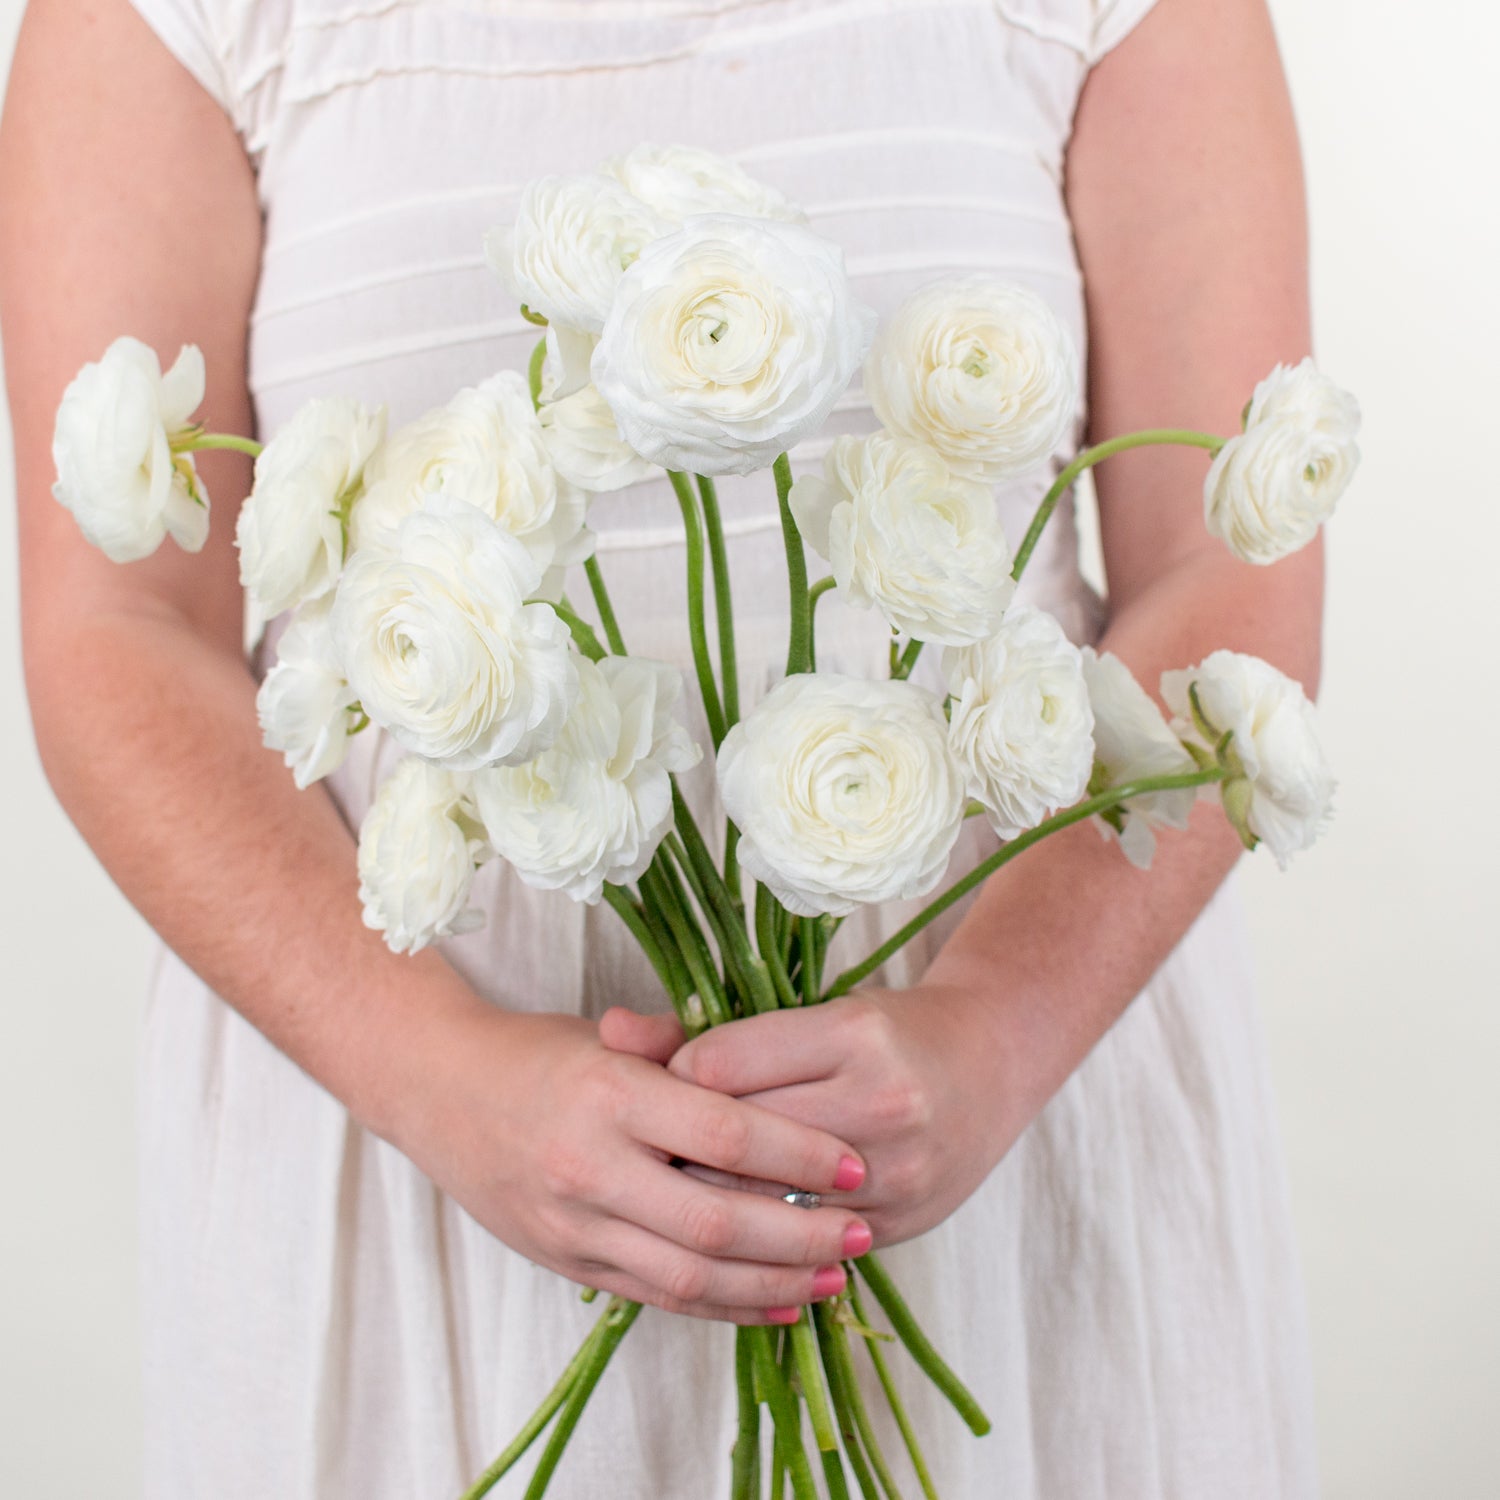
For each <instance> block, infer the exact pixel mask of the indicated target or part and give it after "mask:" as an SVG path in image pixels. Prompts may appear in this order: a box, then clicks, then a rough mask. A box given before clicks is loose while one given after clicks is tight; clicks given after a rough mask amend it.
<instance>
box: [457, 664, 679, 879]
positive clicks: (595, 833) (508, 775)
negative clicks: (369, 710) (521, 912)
mask: <svg viewBox="0 0 1500 1500" xmlns="http://www.w3.org/2000/svg"><path fill="white" fill-rule="evenodd" d="M578 677H579V695H578V702H577V704H576V705H575V706H574V709H573V712H572V714H571V715H570V716H569V718H568V722H567V723H566V724H565V725H564V726H563V731H562V733H561V734H560V735H559V736H558V737H557V740H556V741H555V742H554V744H553V745H552V747H551V749H549V750H544V751H543V752H542V754H540V755H538V756H537V757H536V758H535V759H534V760H529V761H527V762H526V764H525V765H521V766H499V767H493V768H491V769H488V770H483V771H477V772H475V773H474V781H473V796H474V800H475V805H476V806H477V808H478V810H479V816H480V820H481V822H482V823H483V825H484V828H485V833H486V837H487V838H488V840H489V843H490V845H491V847H492V848H493V849H494V850H495V852H496V853H497V854H498V855H499V856H500V857H501V858H502V859H504V860H507V861H509V863H510V864H511V865H513V866H514V867H515V869H516V872H517V873H518V874H519V875H520V877H521V879H522V880H524V881H525V882H526V884H527V885H532V886H537V887H539V888H540V889H542V890H562V891H566V892H567V893H568V895H570V896H571V897H572V898H573V899H574V900H575V901H586V902H589V903H590V904H592V903H594V902H596V901H598V899H599V897H600V895H601V894H602V892H603V889H604V885H605V882H606V881H608V882H611V883H612V884H617V885H623V884H626V883H628V882H630V881H632V880H635V879H636V878H637V877H638V876H639V875H640V874H641V872H642V871H643V870H644V869H645V868H646V866H647V865H649V864H650V863H651V860H652V857H653V856H654V855H655V853H656V848H657V845H658V844H660V843H661V841H662V839H663V838H665V837H666V834H667V832H668V830H669V829H670V828H671V827H672V783H671V777H670V775H669V773H670V772H672V771H685V770H687V769H688V768H689V767H691V766H694V765H696V764H697V763H698V761H699V759H700V758H701V756H702V752H701V751H700V750H699V748H698V746H697V745H696V744H695V743H694V742H693V740H692V738H691V736H690V735H689V734H688V732H687V730H686V729H685V728H684V727H683V726H682V725H681V724H680V723H679V722H678V721H677V720H676V719H675V718H674V717H673V716H672V710H673V708H674V706H675V705H676V703H677V701H678V699H679V698H680V697H681V696H682V674H681V673H680V672H679V671H677V669H676V668H675V667H669V666H667V665H666V664H665V663H663V662H656V661H649V660H646V659H644V658H641V657H634V656H607V657H605V658H604V659H603V660H602V661H601V662H599V663H598V664H597V665H595V664H594V663H592V662H589V661H580V662H579V663H578Z"/></svg>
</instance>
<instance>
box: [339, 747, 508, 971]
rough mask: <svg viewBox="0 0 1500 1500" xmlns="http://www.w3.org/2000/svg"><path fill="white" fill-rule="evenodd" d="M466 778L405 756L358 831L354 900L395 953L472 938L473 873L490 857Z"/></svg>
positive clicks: (477, 920)
mask: <svg viewBox="0 0 1500 1500" xmlns="http://www.w3.org/2000/svg"><path fill="white" fill-rule="evenodd" d="M467 790H468V788H467V778H466V777H463V776H457V775H454V774H453V773H452V772H450V771H444V770H442V769H441V768H439V767H437V766H434V765H431V764H429V763H428V762H427V761H425V760H423V759H422V758H421V757H420V756H417V755H409V756H407V758H406V759H405V760H403V761H402V762H401V763H400V764H399V765H398V766H397V767H396V769H395V771H394V772H392V773H391V775H390V776H388V777H387V778H386V780H385V781H384V782H382V783H381V786H380V790H379V792H377V793H376V796H375V801H374V803H373V804H372V805H371V807H370V810H369V812H367V813H366V814H365V818H364V822H363V823H361V824H360V828H359V899H360V901H361V902H362V903H363V906H364V921H365V926H366V927H371V928H373V929H374V930H375V931H376V932H383V933H384V934H385V941H386V945H387V947H389V948H391V949H392V950H393V951H394V952H396V953H415V952H417V950H418V949H420V948H425V947H426V946H427V945H428V944H429V943H431V942H433V941H435V940H436V939H437V938H443V937H449V936H451V935H452V934H454V933H460V932H472V931H474V929H475V928H478V927H482V926H483V925H484V915H483V913H481V912H479V911H475V910H472V909H470V907H469V891H470V888H471V887H472V885H473V882H474V870H475V867H476V866H477V865H479V864H480V863H481V862H482V861H483V860H484V859H485V857H486V856H487V855H488V853H489V851H488V849H487V848H486V847H485V844H484V839H483V835H482V833H481V831H480V828H479V825H478V823H477V821H476V820H475V817H474V811H473V808H472V806H471V804H470V803H469V801H468V797H467Z"/></svg>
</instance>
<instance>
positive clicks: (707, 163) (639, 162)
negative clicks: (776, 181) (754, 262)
mask: <svg viewBox="0 0 1500 1500" xmlns="http://www.w3.org/2000/svg"><path fill="white" fill-rule="evenodd" d="M599 170H600V171H601V172H604V173H605V174H606V175H608V176H610V177H613V178H614V179H615V180H616V181H617V182H619V183H620V184H621V185H622V186H623V187H624V188H625V189H626V191H627V192H630V193H633V194H634V195H635V196H636V197H637V198H639V199H640V200H641V202H642V203H645V204H648V205H649V206H650V207H652V208H654V209H655V210H656V212H657V213H659V214H660V215H661V216H662V218H663V219H666V220H667V221H668V222H669V223H670V224H672V225H673V226H674V227H675V226H677V225H678V224H681V223H682V222H683V221H684V220H685V219H690V218H692V217H693V215H694V214H744V215H745V216H746V217H747V218H751V219H781V220H784V221H786V222H788V223H794V224H805V223H806V222H807V215H806V214H804V213H803V212H802V210H801V209H800V208H798V207H797V206H796V204H794V203H789V202H788V201H787V200H786V199H785V198H784V197H783V196H782V195H781V194H780V193H778V192H777V191H776V189H775V188H773V187H767V186H766V184H765V183H763V182H757V181H756V180H755V178H753V177H752V176H751V175H750V174H749V173H748V172H747V171H745V169H744V168H743V167H741V166H739V165H738V164H736V163H735V162H732V161H730V160H729V159H728V158H727V157H724V156H716V155H715V154H714V153H713V152H712V151H701V150H699V149H698V148H697V147H695V146H649V145H642V146H637V147H636V148H635V149H634V150H633V151H631V152H629V153H628V154H627V155H625V156H614V157H611V158H610V159H609V160H608V161H606V162H605V163H604V164H603V165H602V166H601V167H600V169H599Z"/></svg>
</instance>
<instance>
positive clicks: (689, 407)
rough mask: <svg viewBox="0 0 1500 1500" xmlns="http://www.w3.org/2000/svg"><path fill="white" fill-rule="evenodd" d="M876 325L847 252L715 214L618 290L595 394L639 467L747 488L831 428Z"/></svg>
mask: <svg viewBox="0 0 1500 1500" xmlns="http://www.w3.org/2000/svg"><path fill="white" fill-rule="evenodd" d="M874 316H875V315H874V313H873V312H871V311H870V309H868V308H866V307H864V306H862V305H861V304H860V303H858V302H856V301H855V300H854V294H853V291H852V290H851V288H850V286H849V278H848V277H847V275H846V274H845V272H844V257H843V254H842V252H841V251H840V250H839V249H838V247H837V246H836V245H833V244H831V243H830V242H829V241H827V240H824V239H820V238H819V237H818V236H817V235H815V234H813V233H812V232H811V231H810V230H807V229H803V228H801V227H800V226H799V225H796V224H779V223H774V222H771V221H769V220H759V219H746V218H740V217H736V216H733V215H729V214H705V215H702V216H701V217H699V218H694V219H689V220H688V221H687V223H686V224H685V225H684V226H683V227H682V228H681V229H680V230H678V231H677V232H676V233H675V234H672V235H669V236H667V237H666V238H665V239H660V240H657V241H656V242H655V243H654V244H651V245H648V246H647V247H646V249H645V250H644V251H643V252H642V254H641V257H640V259H639V260H638V261H636V263H635V264H634V265H633V266H632V267H631V268H630V269H629V270H628V271H627V272H626V273H625V275H624V276H623V277H621V279H620V286H619V290H618V292H617V293H616V295H615V302H614V306H613V307H612V308H611V310H610V314H609V320H608V322H607V323H606V324H605V325H604V332H603V334H602V335H601V336H600V339H599V347H598V348H597V349H596V350H595V351H594V359H593V375H594V384H595V385H596V386H598V388H599V392H600V394H601V395H602V396H603V397H604V399H605V400H606V401H607V402H608V403H609V407H610V410H611V411H613V412H614V414H615V421H616V422H617V423H618V424H619V428H620V432H621V435H622V436H623V437H624V439H625V441H626V442H627V443H629V444H630V446H631V447H632V448H634V449H635V451H636V452H637V453H640V454H642V455H643V456H644V457H646V458H649V459H651V460H653V461H654V462H656V463H659V464H663V465H665V466H666V467H667V468H669V469H682V470H686V471H688V472H690V473H696V474H749V473H751V472H752V471H753V470H755V469H763V468H765V467H767V466H768V465H769V464H770V463H772V461H773V460H774V459H775V458H776V456H777V455H778V454H779V453H783V452H785V451H786V450H787V449H788V448H790V447H791V446H792V445H793V444H795V443H798V442H800V441H801V440H802V439H803V438H805V437H807V436H809V435H810V434H811V433H813V432H815V431H816V430H817V429H818V428H819V427H821V426H822V424H823V420H824V418H826V417H827V415H828V413H829V412H830V411H831V410H832V409H833V404H834V402H835V401H836V400H838V398H839V396H840V394H841V393H842V392H843V390H844V388H845V387H846V386H847V385H848V384H849V381H850V379H851V378H852V377H853V375H854V372H855V371H856V370H857V369H858V368H859V362H860V359H861V358H862V357H863V355H864V351H865V348H866V346H867V344H868V343H869V337H870V331H871V328H872V326H873V322H874Z"/></svg>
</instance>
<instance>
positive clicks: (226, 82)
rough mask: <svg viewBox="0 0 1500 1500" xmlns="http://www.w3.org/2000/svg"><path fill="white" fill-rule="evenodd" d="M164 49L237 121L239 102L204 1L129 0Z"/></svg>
mask: <svg viewBox="0 0 1500 1500" xmlns="http://www.w3.org/2000/svg"><path fill="white" fill-rule="evenodd" d="M130 3H131V5H132V6H133V7H134V8H135V10H136V11H137V12H138V13H139V14H140V17H141V19H142V20H143V21H145V23H146V24H147V25H148V26H149V27H150V28H151V29H152V31H154V32H155V33H156V35H157V37H158V38H159V39H160V40H161V43H162V45H163V46H164V47H166V49H167V51H168V52H170V53H171V54H172V56H173V57H175V58H176V59H177V61H178V62H180V63H181V64H182V65H183V67H185V68H186V69H187V70H188V72H189V73H191V74H192V75H193V77H194V78H196V79H197V80H198V82H199V83H200V84H201V85H202V86H203V88H204V89H205V90H206V91H207V92H208V94H209V95H210V96H211V97H212V98H213V99H214V100H215V102H216V103H217V104H218V105H219V108H220V109H222V110H223V111H224V113H225V114H226V115H228V116H229V118H230V119H231V120H234V121H235V122H236V124H238V123H239V118H238V116H239V110H238V101H237V99H236V97H235V91H234V89H233V88H232V87H231V85H230V79H229V67H228V61H227V57H226V49H225V47H224V45H223V43H222V41H221V40H220V38H219V37H218V35H217V34H216V32H215V30H214V26H213V21H212V17H211V16H210V15H209V12H208V8H207V5H206V4H205V3H204V0H130Z"/></svg>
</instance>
